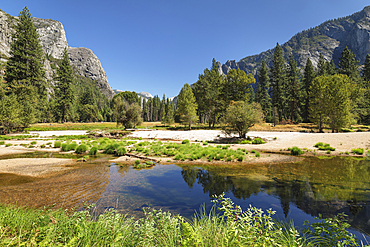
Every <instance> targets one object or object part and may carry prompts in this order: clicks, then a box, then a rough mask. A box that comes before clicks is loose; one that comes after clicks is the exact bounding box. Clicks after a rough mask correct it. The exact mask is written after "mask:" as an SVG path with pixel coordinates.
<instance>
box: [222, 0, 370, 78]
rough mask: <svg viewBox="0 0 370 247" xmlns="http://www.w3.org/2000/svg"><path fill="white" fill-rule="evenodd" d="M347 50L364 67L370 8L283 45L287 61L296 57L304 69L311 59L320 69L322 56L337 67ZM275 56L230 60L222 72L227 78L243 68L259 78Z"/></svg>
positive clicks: (369, 41)
mask: <svg viewBox="0 0 370 247" xmlns="http://www.w3.org/2000/svg"><path fill="white" fill-rule="evenodd" d="M346 46H347V47H348V48H349V49H350V50H351V51H352V52H353V53H354V54H355V55H356V59H360V63H361V64H363V63H364V61H365V58H366V54H368V53H369V54H370V6H367V7H365V8H364V9H363V10H362V11H360V12H357V13H354V14H352V15H350V16H347V17H343V18H339V19H336V20H329V21H326V22H324V23H322V24H321V25H319V26H317V27H314V28H311V29H309V30H306V31H303V32H300V33H298V34H296V35H294V36H293V37H292V38H291V39H290V40H289V41H288V42H286V43H284V44H283V45H281V48H282V50H283V55H284V58H285V60H286V61H288V59H289V54H290V53H292V54H293V56H294V58H295V60H296V61H297V64H298V67H300V68H303V67H304V66H305V64H306V61H307V58H310V59H311V61H312V64H313V65H314V66H315V67H316V66H317V62H318V60H319V55H320V53H322V54H323V55H324V58H325V59H326V60H327V61H330V60H331V59H333V60H334V63H335V64H338V60H339V57H340V56H341V53H342V51H343V49H344V48H345V47H346ZM273 54H274V49H270V50H267V51H265V52H262V53H260V54H257V55H254V56H248V57H245V58H243V59H241V60H240V61H239V62H236V61H235V60H229V61H227V62H226V63H225V64H223V65H221V64H220V65H219V67H220V72H222V73H223V74H227V73H228V71H229V70H230V69H237V68H240V69H241V70H244V71H246V72H247V73H252V74H253V75H256V74H257V71H258V70H259V68H260V65H261V62H262V61H263V60H265V62H266V63H267V65H268V66H271V61H272V58H273Z"/></svg>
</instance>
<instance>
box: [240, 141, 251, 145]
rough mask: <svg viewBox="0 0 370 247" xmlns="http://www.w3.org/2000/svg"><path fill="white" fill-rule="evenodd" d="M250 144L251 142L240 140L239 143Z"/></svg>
mask: <svg viewBox="0 0 370 247" xmlns="http://www.w3.org/2000/svg"><path fill="white" fill-rule="evenodd" d="M251 143H252V142H251V141H248V140H242V141H239V144H251Z"/></svg>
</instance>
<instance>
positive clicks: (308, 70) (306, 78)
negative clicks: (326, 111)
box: [302, 58, 316, 122]
mask: <svg viewBox="0 0 370 247" xmlns="http://www.w3.org/2000/svg"><path fill="white" fill-rule="evenodd" d="M315 77H316V74H315V70H314V68H313V65H312V62H311V60H310V58H307V62H306V67H305V68H304V74H303V98H304V99H303V102H304V107H303V112H302V118H303V121H304V122H308V121H309V118H308V116H309V108H310V104H309V92H310V87H311V85H312V81H313V79H315Z"/></svg>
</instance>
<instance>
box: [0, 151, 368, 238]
mask: <svg viewBox="0 0 370 247" xmlns="http://www.w3.org/2000/svg"><path fill="white" fill-rule="evenodd" d="M28 156H29V155H28ZM109 158H111V157H110V156H103V155H102V156H100V157H99V158H96V159H94V160H91V161H90V162H86V163H77V164H74V165H72V166H76V169H72V170H69V171H66V172H63V173H60V174H56V175H54V176H52V177H48V178H30V177H26V176H16V175H12V174H0V203H10V204H17V205H20V206H24V205H26V206H31V207H38V208H41V207H44V206H54V207H64V208H71V207H76V206H77V207H79V206H81V205H82V204H83V202H88V203H96V210H95V212H94V213H95V214H99V213H101V212H104V211H105V210H107V209H109V208H115V209H117V210H118V211H119V212H120V213H122V214H129V215H134V216H136V217H141V216H142V208H143V207H147V206H150V207H153V208H161V209H162V210H163V211H170V212H171V213H174V214H180V215H182V216H185V217H192V216H193V215H194V213H195V211H199V209H200V208H201V207H203V206H204V207H205V209H206V210H210V208H211V207H212V205H213V204H212V203H211V202H210V201H211V198H212V195H220V194H222V193H225V197H229V198H231V199H232V200H233V201H234V202H235V204H237V205H240V206H241V207H242V209H247V208H248V207H249V205H252V206H254V207H257V208H261V209H263V210H265V211H266V210H267V209H270V208H271V209H272V210H274V211H276V214H275V215H274V217H275V218H276V219H279V220H285V221H288V222H289V221H290V220H293V221H294V223H295V225H297V226H300V225H302V224H303V222H304V221H305V220H309V221H310V222H314V221H315V220H314V217H315V216H319V215H322V217H323V218H328V217H334V216H335V215H337V214H339V213H343V212H344V213H345V214H346V215H348V217H347V219H348V223H350V224H351V226H352V228H353V229H355V230H353V231H354V232H355V234H356V235H357V236H358V237H360V238H363V237H365V238H367V239H369V237H368V236H369V235H370V206H369V205H370V162H369V161H367V160H364V159H356V158H348V157H347V158H344V157H331V158H327V157H326V158H318V157H309V158H305V159H304V160H303V161H301V162H298V163H280V164H278V163H272V164H243V165H226V164H225V165H213V166H211V165H209V166H207V165H191V166H190V165H174V164H168V165H160V164H156V165H155V166H153V167H151V168H145V169H133V167H132V166H130V165H123V164H114V163H110V162H108V161H107V160H108V159H109ZM362 233H364V234H365V236H361V235H362ZM368 241H370V240H368Z"/></svg>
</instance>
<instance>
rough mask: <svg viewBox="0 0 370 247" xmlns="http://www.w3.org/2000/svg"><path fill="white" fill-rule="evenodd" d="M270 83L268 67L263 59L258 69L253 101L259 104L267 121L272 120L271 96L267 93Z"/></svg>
mask: <svg viewBox="0 0 370 247" xmlns="http://www.w3.org/2000/svg"><path fill="white" fill-rule="evenodd" d="M269 91H270V83H269V74H268V67H267V65H266V63H265V61H262V64H261V68H260V71H259V73H258V83H257V92H256V99H255V101H256V102H257V103H259V104H260V105H261V108H262V111H263V113H264V116H265V118H266V121H267V122H271V121H272V109H271V97H270V95H269Z"/></svg>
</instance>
